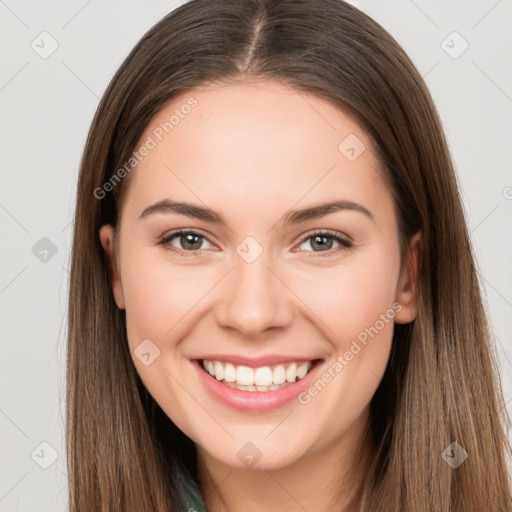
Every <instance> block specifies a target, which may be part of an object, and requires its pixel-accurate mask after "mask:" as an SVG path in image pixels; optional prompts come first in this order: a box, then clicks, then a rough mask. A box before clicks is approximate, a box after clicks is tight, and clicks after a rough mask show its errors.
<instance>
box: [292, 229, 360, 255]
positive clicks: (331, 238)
mask: <svg viewBox="0 0 512 512" xmlns="http://www.w3.org/2000/svg"><path fill="white" fill-rule="evenodd" d="M308 245H309V247H311V249H312V250H309V249H306V248H304V247H307V246H308ZM352 246H353V245H352V242H350V241H349V240H346V239H345V238H342V237H341V236H340V234H339V233H336V232H329V231H321V230H318V231H314V232H313V233H310V234H309V235H307V236H306V237H305V238H303V239H302V242H301V243H300V245H299V248H300V249H301V250H305V251H307V252H316V253H319V252H323V253H328V254H325V255H324V254H322V255H321V256H327V255H330V254H332V253H333V252H337V251H339V250H343V249H350V248H351V247H352Z"/></svg>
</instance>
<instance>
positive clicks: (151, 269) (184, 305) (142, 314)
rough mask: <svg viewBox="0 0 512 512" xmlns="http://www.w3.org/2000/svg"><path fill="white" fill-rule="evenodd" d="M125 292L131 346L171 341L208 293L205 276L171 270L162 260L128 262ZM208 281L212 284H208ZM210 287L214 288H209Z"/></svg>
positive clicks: (124, 280)
mask: <svg viewBox="0 0 512 512" xmlns="http://www.w3.org/2000/svg"><path fill="white" fill-rule="evenodd" d="M125 270H126V272H125V275H124V276H123V292H124V296H125V305H126V322H127V329H128V333H129V337H130V338H133V340H132V339H130V345H132V343H136V342H137V340H138V339H145V338H150V339H155V340H160V341H163V340H166V341H167V340H171V339H174V338H175V333H176V330H179V328H181V324H182V323H183V324H184V323H186V322H181V320H182V319H184V318H185V317H186V315H187V314H188V313H189V312H190V311H191V310H192V309H193V307H194V305H195V304H197V302H198V301H199V300H200V299H201V297H202V296H203V295H204V294H205V293H206V292H207V291H208V288H209V287H208V286H207V284H208V283H207V281H208V279H206V280H205V275H204V273H201V272H193V271H187V270H182V271H180V269H176V268H174V269H173V268H171V266H170V264H169V262H165V261H163V259H161V258H155V257H152V258H149V257H146V258H144V257H141V258H136V257H134V258H132V259H131V260H130V261H127V262H126V265H125ZM208 282H209V281H208ZM210 287H211V286H210Z"/></svg>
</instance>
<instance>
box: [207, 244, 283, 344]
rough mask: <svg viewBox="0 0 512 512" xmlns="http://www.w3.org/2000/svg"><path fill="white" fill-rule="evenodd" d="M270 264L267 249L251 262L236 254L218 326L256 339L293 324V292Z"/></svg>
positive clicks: (217, 316)
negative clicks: (274, 329)
mask: <svg viewBox="0 0 512 512" xmlns="http://www.w3.org/2000/svg"><path fill="white" fill-rule="evenodd" d="M268 263H269V262H268V259H267V258H266V256H265V252H264V253H263V254H262V255H261V256H260V257H259V258H258V259H257V260H256V261H254V262H252V263H247V262H246V261H244V260H243V259H242V258H240V257H238V255H235V261H234V268H233V270H232V271H231V272H229V274H228V276H226V279H225V280H224V284H223V288H222V298H221V300H219V302H218V306H217V308H216V315H215V316H216V320H217V322H218V324H219V325H221V326H222V327H225V328H231V329H234V330H236V331H238V332H239V333H240V334H242V335H243V336H244V337H245V338H255V337H257V336H258V335H260V334H261V333H263V332H264V331H267V330H270V329H271V328H276V327H277V328H284V327H286V326H288V325H290V324H291V322H292V319H293V303H292V297H293V293H292V292H291V291H290V290H289V289H288V288H287V286H286V285H285V284H284V283H283V281H282V280H281V279H280V278H279V276H278V273H277V272H276V271H274V270H272V269H271V268H270V267H269V264H268Z"/></svg>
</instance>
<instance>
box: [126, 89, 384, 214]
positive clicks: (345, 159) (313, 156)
mask: <svg viewBox="0 0 512 512" xmlns="http://www.w3.org/2000/svg"><path fill="white" fill-rule="evenodd" d="M144 145H146V146H147V147H149V148H150V149H149V150H147V151H145V153H146V154H145V156H144V157H143V158H142V159H141V160H140V162H139V163H138V164H137V165H136V166H135V168H134V169H133V171H132V174H131V176H130V181H131V183H130V185H129V187H128V188H129V190H128V191H127V200H126V207H127V209H130V210H132V213H133V214H134V215H135V214H136V213H137V212H138V213H139V214H140V212H141V211H142V209H143V208H144V206H147V204H148V203H149V202H154V201H157V200H160V199H164V198H166V197H173V198H175V197H179V198H180V199H183V200H191V201H195V202H198V200H200V201H202V202H204V203H207V204H208V205H209V206H212V207H213V206H216V207H218V208H216V209H222V208H225V209H227V208H231V207H232V208H234V209H236V210H237V211H238V212H241V211H244V212H246V211H247V210H251V211H252V212H253V213H261V211H262V210H264V211H265V212H268V213H270V212H275V213H277V211H281V210H282V209H283V208H286V207H288V208H291V207H292V206H293V205H294V204H296V203H297V202H298V201H301V200H302V199H303V201H304V202H315V201H318V200H325V199H338V198H340V197H345V196H349V197H346V198H348V199H350V200H354V201H361V202H366V203H376V202H377V203H378V202H379V201H380V202H382V201H383V200H387V201H388V202H389V199H390V198H389V197H388V196H389V194H387V190H386V186H385V182H384V180H383V173H382V171H381V169H380V166H379V163H378V161H377V159H376V157H375V150H374V147H373V144H372V142H371V140H370V139H369V137H368V135H367V134H366V133H365V131H364V130H363V129H362V128H361V127H360V126H359V125H358V124H357V123H356V122H355V121H354V120H353V119H352V118H351V117H350V116H348V115H347V114H346V113H344V112H343V111H342V110H341V109H339V108H337V107H335V106H334V105H333V104H332V103H330V102H328V101H327V100H324V99H322V98H319V97H317V96H315V95H312V94H308V93H304V92H301V91H297V90H295V89H294V88H292V87H290V86H286V85H283V84H278V83H275V82H258V83H235V84H228V85H225V84H223V85H218V84H210V85H209V86H207V87H206V88H204V87H203V88H196V89H192V90H189V91H187V92H185V93H183V94H180V95H179V96H177V97H175V98H173V99H172V100H171V101H170V102H169V103H168V104H167V105H166V106H165V107H164V108H163V109H161V110H160V112H159V113H158V114H157V115H156V116H155V117H154V118H153V119H152V121H151V122H150V123H149V125H148V126H147V128H146V129H145V131H144V134H143V135H142V137H141V138H140V140H139V143H138V145H137V148H136V149H138V148H141V147H142V146H144ZM226 216H227V217H228V216H229V215H226Z"/></svg>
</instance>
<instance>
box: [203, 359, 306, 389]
mask: <svg viewBox="0 0 512 512" xmlns="http://www.w3.org/2000/svg"><path fill="white" fill-rule="evenodd" d="M201 362H202V366H203V369H204V371H205V372H207V373H208V374H209V375H210V376H211V377H213V378H214V379H216V380H218V381H219V382H221V383H222V384H224V385H226V386H229V387H230V388H233V389H239V390H240V391H249V392H259V393H264V392H266V391H275V390H276V389H281V388H283V387H286V386H289V385H290V384H294V383H295V382H298V381H299V380H301V379H303V378H304V377H305V376H306V375H307V374H308V373H309V371H310V370H311V368H312V367H313V365H314V363H315V360H312V361H306V362H302V361H296V362H289V363H284V364H277V365H272V366H259V367H256V368H252V367H250V366H245V365H235V364H232V363H229V362H224V361H215V360H211V359H203V360H202V361H201Z"/></svg>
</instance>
